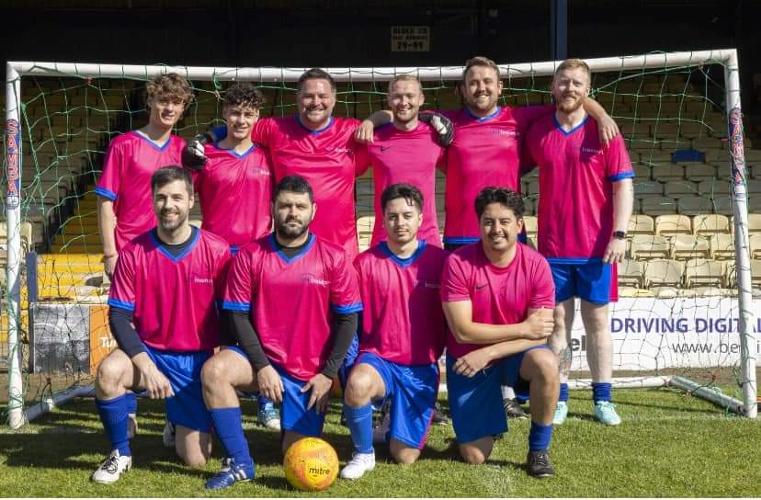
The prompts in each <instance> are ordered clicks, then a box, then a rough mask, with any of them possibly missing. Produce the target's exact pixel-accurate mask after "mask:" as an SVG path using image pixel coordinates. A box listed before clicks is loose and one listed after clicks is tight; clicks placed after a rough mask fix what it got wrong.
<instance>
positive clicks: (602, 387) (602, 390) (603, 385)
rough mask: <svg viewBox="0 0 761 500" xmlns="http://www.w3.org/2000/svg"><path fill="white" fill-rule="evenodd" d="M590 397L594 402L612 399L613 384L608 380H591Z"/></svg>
mask: <svg viewBox="0 0 761 500" xmlns="http://www.w3.org/2000/svg"><path fill="white" fill-rule="evenodd" d="M592 399H594V401H595V403H596V402H598V401H612V400H613V384H611V383H610V382H593V383H592Z"/></svg>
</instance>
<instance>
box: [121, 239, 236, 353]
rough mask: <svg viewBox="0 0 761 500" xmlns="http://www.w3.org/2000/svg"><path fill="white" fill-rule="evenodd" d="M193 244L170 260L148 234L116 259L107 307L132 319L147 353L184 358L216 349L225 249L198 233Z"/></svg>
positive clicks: (221, 243)
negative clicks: (176, 354) (175, 354)
mask: <svg viewBox="0 0 761 500" xmlns="http://www.w3.org/2000/svg"><path fill="white" fill-rule="evenodd" d="M193 238H194V239H193V241H192V242H191V243H190V246H189V247H188V248H187V249H186V251H185V252H184V253H183V254H181V255H178V256H176V257H175V256H173V255H172V254H171V253H169V251H168V250H167V249H166V248H165V246H164V245H163V244H162V243H161V242H160V241H159V240H158V239H157V238H156V237H155V236H154V232H153V231H148V232H146V233H143V234H142V235H140V236H138V237H137V238H135V239H134V240H133V241H132V242H131V243H129V244H128V245H127V246H126V247H124V249H122V252H121V253H120V254H119V260H118V261H117V264H116V271H115V273H114V279H113V281H112V282H111V291H110V294H109V298H108V305H109V306H111V307H118V308H121V309H125V310H127V311H131V312H132V313H133V318H134V319H133V322H134V324H135V330H136V331H137V333H138V335H139V336H140V338H141V339H142V341H143V342H144V343H145V344H146V345H147V346H149V347H152V348H155V349H160V350H164V351H178V352H188V351H205V350H210V349H213V348H214V347H216V346H218V345H219V341H220V338H219V336H220V324H219V315H218V311H217V302H218V301H219V300H220V299H221V297H222V293H223V290H224V283H225V275H226V271H227V269H226V268H227V264H228V262H229V260H230V247H229V246H228V244H227V242H226V241H225V240H223V239H222V238H220V237H218V236H216V235H214V234H212V233H209V232H206V231H203V230H199V229H196V230H194V234H193Z"/></svg>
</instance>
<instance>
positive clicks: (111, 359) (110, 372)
mask: <svg viewBox="0 0 761 500" xmlns="http://www.w3.org/2000/svg"><path fill="white" fill-rule="evenodd" d="M131 371H132V361H131V360H130V359H129V357H127V355H126V354H124V353H123V352H122V351H119V350H117V351H114V352H112V353H111V354H110V355H109V356H108V357H106V359H104V360H103V361H101V363H100V365H98V372H97V375H96V379H95V388H96V392H97V397H98V398H100V399H111V398H114V397H117V396H119V395H121V394H122V393H123V392H124V390H125V386H126V385H128V383H127V382H128V380H127V379H128V378H129V374H130V373H131Z"/></svg>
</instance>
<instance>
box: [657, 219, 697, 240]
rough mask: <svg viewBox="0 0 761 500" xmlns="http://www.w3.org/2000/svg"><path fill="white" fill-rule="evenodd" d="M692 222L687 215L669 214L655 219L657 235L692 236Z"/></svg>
mask: <svg viewBox="0 0 761 500" xmlns="http://www.w3.org/2000/svg"><path fill="white" fill-rule="evenodd" d="M691 233H692V221H691V220H690V218H689V217H687V216H686V215H679V214H668V215H659V216H658V217H656V218H655V234H658V235H660V236H673V235H675V234H691Z"/></svg>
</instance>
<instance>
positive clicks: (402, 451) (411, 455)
mask: <svg viewBox="0 0 761 500" xmlns="http://www.w3.org/2000/svg"><path fill="white" fill-rule="evenodd" d="M389 451H390V452H391V456H392V457H393V459H394V461H395V462H397V463H400V464H405V465H409V464H413V463H415V462H416V461H417V459H418V458H420V450H418V449H417V448H412V447H411V446H407V445H406V444H404V443H402V442H400V441H397V440H396V439H394V438H391V442H390V443H389Z"/></svg>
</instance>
